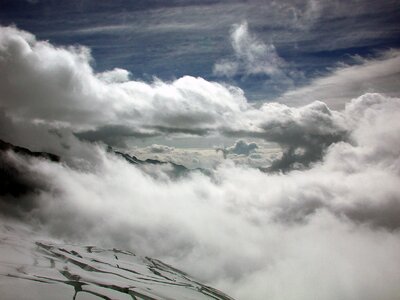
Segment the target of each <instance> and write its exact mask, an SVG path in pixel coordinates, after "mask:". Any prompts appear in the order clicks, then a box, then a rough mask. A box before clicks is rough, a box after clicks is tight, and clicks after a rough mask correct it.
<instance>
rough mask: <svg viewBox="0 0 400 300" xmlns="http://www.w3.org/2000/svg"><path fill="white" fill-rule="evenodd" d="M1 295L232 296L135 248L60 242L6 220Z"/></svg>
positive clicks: (6, 298)
mask: <svg viewBox="0 0 400 300" xmlns="http://www.w3.org/2000/svg"><path fill="white" fill-rule="evenodd" d="M0 292H1V295H0V298H1V299H3V300H15V299H19V300H24V299H60V300H62V299H68V300H71V299H80V300H83V299H141V300H151V299H182V300H184V299H187V300H189V299H193V300H194V299H204V300H206V299H217V300H218V299H219V300H232V298H230V297H229V296H227V295H225V294H223V293H221V292H219V291H217V290H215V289H213V288H211V287H208V286H205V285H203V284H201V283H199V282H197V281H195V280H194V279H192V278H190V277H189V275H187V274H185V273H183V272H181V271H179V270H177V269H175V268H172V267H171V266H169V265H167V264H165V263H163V262H161V261H159V260H156V259H152V258H149V257H140V256H137V255H135V253H132V252H130V251H121V250H117V249H111V250H110V249H101V248H97V247H94V246H76V245H67V244H60V243H57V242H54V241H50V240H44V239H43V238H36V237H35V234H33V232H32V231H31V230H30V229H28V228H27V227H25V226H22V225H19V224H15V223H9V222H2V223H0Z"/></svg>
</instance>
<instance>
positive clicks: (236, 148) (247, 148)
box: [217, 140, 258, 158]
mask: <svg viewBox="0 0 400 300" xmlns="http://www.w3.org/2000/svg"><path fill="white" fill-rule="evenodd" d="M257 148H258V145H257V144H256V143H254V142H253V143H247V142H246V141H244V140H237V141H236V142H235V144H234V145H233V146H231V147H227V148H218V149H217V151H221V152H222V153H223V155H224V157H225V158H226V157H227V155H228V154H231V153H232V154H236V155H245V156H248V155H250V154H251V153H252V152H254V151H255V150H256V149H257Z"/></svg>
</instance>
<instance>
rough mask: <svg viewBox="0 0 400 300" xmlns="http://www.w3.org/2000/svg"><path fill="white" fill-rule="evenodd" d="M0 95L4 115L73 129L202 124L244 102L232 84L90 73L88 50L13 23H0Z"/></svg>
mask: <svg viewBox="0 0 400 300" xmlns="http://www.w3.org/2000/svg"><path fill="white" fill-rule="evenodd" d="M0 58H1V59H0V92H1V102H2V106H3V108H4V109H6V110H7V112H8V113H9V114H13V115H14V116H17V117H19V118H24V119H27V120H31V121H36V122H46V123H49V124H53V125H56V126H70V127H73V128H74V129H75V130H79V131H81V130H95V129H96V127H98V126H104V125H109V124H113V125H123V126H128V127H138V126H140V127H141V128H144V127H150V128H153V129H155V130H157V129H160V130H161V131H168V130H171V131H177V132H179V131H180V130H182V131H184V132H185V131H189V132H190V131H191V130H192V131H193V132H197V131H199V130H203V131H204V130H208V129H213V128H216V127H217V126H220V125H221V123H227V122H229V121H230V120H231V119H232V118H233V115H234V114H235V113H236V112H241V111H242V110H245V109H247V108H248V104H247V101H246V99H245V97H244V95H243V92H242V91H241V90H240V89H238V88H235V87H231V86H224V85H221V84H218V83H215V82H208V81H206V80H204V79H202V78H194V77H190V76H185V77H182V78H179V79H177V80H175V81H173V82H171V83H165V82H162V81H159V80H156V81H154V82H153V83H151V84H148V83H144V82H139V81H126V80H127V79H128V78H127V77H128V76H127V72H126V71H124V70H121V69H114V70H113V71H110V72H105V73H101V74H95V73H94V71H93V69H92V68H91V66H90V62H91V61H92V58H91V55H90V51H89V49H87V48H85V47H54V46H53V45H51V44H49V43H48V42H44V41H37V40H36V39H35V37H34V36H33V35H31V34H29V33H27V32H24V31H21V30H18V29H16V28H14V27H1V29H0Z"/></svg>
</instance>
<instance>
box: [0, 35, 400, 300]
mask: <svg viewBox="0 0 400 300" xmlns="http://www.w3.org/2000/svg"><path fill="white" fill-rule="evenodd" d="M250 40H251V39H250ZM91 59H92V58H91V57H90V51H89V50H88V49H86V48H81V47H73V48H68V47H55V46H53V45H51V44H49V43H48V42H42V41H37V40H36V39H35V37H34V36H33V35H31V34H29V33H26V32H24V31H20V30H18V29H16V28H12V27H11V28H10V27H8V28H1V30H0V99H1V105H2V109H3V110H2V111H1V114H0V125H2V126H0V137H1V138H4V139H6V138H7V139H8V140H9V141H12V142H13V143H16V144H22V145H25V146H28V145H29V146H34V149H33V150H46V151H49V152H53V153H55V154H58V155H60V156H61V158H62V161H61V163H56V162H51V161H49V160H46V159H43V158H37V157H36V158H35V157H27V156H24V155H19V154H16V153H13V152H12V151H2V153H1V156H0V159H1V164H0V175H1V176H3V175H4V176H3V177H2V178H8V179H9V178H15V180H16V181H15V182H16V184H19V185H20V186H21V187H25V188H26V193H23V194H12V193H10V191H9V190H7V189H4V190H3V189H2V190H1V195H0V205H1V208H2V209H1V213H2V214H3V216H5V217H9V216H10V215H14V216H18V217H19V218H20V219H22V220H24V221H25V222H28V223H30V224H33V225H34V226H36V227H37V228H39V229H41V230H42V231H47V232H48V233H49V234H50V235H54V236H57V237H61V238H64V239H66V240H68V241H69V242H74V243H76V242H80V243H85V244H93V243H95V244H99V245H102V246H106V247H112V248H114V247H118V248H126V249H132V250H135V251H138V252H139V253H141V254H143V255H147V256H152V257H157V258H160V259H163V260H165V261H166V262H169V263H170V264H172V265H174V266H177V267H179V268H181V269H183V270H185V271H187V272H189V273H191V274H193V275H195V276H196V277H198V278H200V279H203V280H205V281H207V282H209V283H211V284H213V285H214V286H216V287H219V288H222V289H223V290H225V291H227V292H228V293H229V294H231V295H232V296H234V297H237V298H238V299H255V300H258V299H296V300H299V299H310V298H315V297H317V298H318V299H323V300H331V299H332V300H333V299H335V300H336V299H344V300H347V299H349V300H350V299H360V298H361V299H371V300H372V299H396V297H397V296H398V295H399V287H398V282H399V281H400V273H399V269H400V268H399V267H400V266H399V262H400V251H399V249H400V237H399V230H400V223H399V221H398V217H397V215H398V212H399V211H400V201H399V199H400V189H399V186H400V182H399V181H400V171H399V170H400V159H399V157H400V142H399V141H400V136H399V133H400V123H399V122H398V120H399V117H400V99H399V98H396V97H388V96H385V95H382V94H376V93H375V94H374V93H369V94H365V95H363V96H361V97H358V98H355V99H353V100H351V102H349V103H348V104H347V105H345V108H344V109H343V110H341V111H333V110H331V109H329V108H328V106H327V105H326V104H325V103H323V102H318V101H317V102H312V103H310V104H307V105H305V106H301V107H289V106H287V105H284V104H281V103H266V104H264V105H261V106H260V107H259V108H256V107H253V106H251V105H250V104H249V103H248V102H247V99H246V98H245V97H244V95H243V92H242V91H241V90H240V89H238V88H235V87H230V86H225V85H222V84H218V83H215V82H208V81H206V80H204V79H201V78H194V77H190V76H186V77H183V78H179V79H177V80H174V81H172V82H162V81H157V80H156V81H154V82H153V83H145V82H138V81H132V80H128V81H126V80H125V79H129V78H126V77H124V76H125V75H127V74H126V73H124V72H122V73H121V72H120V71H117V73H118V72H120V74H119V75H121V74H122V75H123V74H125V75H123V76H122V79H123V80H116V79H117V78H118V76H119V75H118V74H117V73H115V72H114V71H115V70H114V71H111V72H114V73H110V74H108V75H109V76H110V78H112V80H109V79H107V80H106V79H105V78H104V73H103V75H100V74H96V73H95V72H94V71H93V69H92V68H91V66H90V61H91ZM117 75H118V76H117ZM102 76H103V78H102ZM121 81H122V82H121ZM74 133H75V134H74ZM176 133H184V134H210V133H220V134H225V135H229V136H233V137H235V138H236V137H240V138H243V139H245V138H246V139H252V138H259V139H264V140H266V141H272V142H275V143H277V144H279V145H280V147H282V148H283V150H284V151H283V155H282V156H281V157H280V158H278V159H277V160H276V161H275V162H272V165H271V169H270V171H271V170H272V171H283V172H267V173H266V172H261V171H260V170H258V169H251V168H243V167H240V166H238V165H235V164H234V163H232V162H231V161H229V160H227V161H225V162H224V163H223V164H221V165H220V166H219V167H218V168H216V170H215V171H214V172H212V174H208V175H205V174H204V173H201V172H199V171H193V172H189V173H188V174H185V176H182V177H180V178H175V179H171V178H170V177H169V176H168V170H165V167H166V166H165V165H163V166H159V167H158V166H157V165H154V166H152V167H151V169H146V168H139V167H137V166H135V165H132V164H129V163H128V162H127V161H126V160H124V159H123V158H122V157H120V156H118V155H115V154H113V153H112V152H107V151H106V150H105V148H106V147H105V146H102V145H101V143H98V144H96V143H93V144H91V143H88V142H86V141H87V140H89V141H106V142H108V143H117V142H118V139H117V141H112V140H109V139H110V138H111V137H112V136H117V137H118V136H120V137H121V139H122V140H123V139H124V138H126V137H130V136H135V135H141V134H143V135H146V134H150V135H153V134H154V135H157V134H168V135H171V134H176ZM77 137H79V138H80V139H78V138H77ZM155 148H158V149H161V148H162V147H158V146H156V147H155ZM254 149H255V146H254V145H252V143H248V142H244V141H242V142H237V143H236V144H235V145H234V146H233V147H232V149H231V150H232V152H233V151H235V152H237V154H238V153H241V155H246V154H250V155H251V154H254V153H252V152H251V150H254ZM164 150H165V149H164ZM257 150H259V149H257ZM174 152H175V150H174ZM213 153H214V154H215V151H214V152H213ZM7 174H12V175H13V177H12V176H11V177H8V176H7ZM18 180H19V181H18ZM4 182H5V181H3V180H2V181H1V184H2V186H1V187H2V188H3V187H4ZM21 191H23V189H22V188H21ZM371 266H373V267H372V268H371ZM288 286H289V287H290V288H288Z"/></svg>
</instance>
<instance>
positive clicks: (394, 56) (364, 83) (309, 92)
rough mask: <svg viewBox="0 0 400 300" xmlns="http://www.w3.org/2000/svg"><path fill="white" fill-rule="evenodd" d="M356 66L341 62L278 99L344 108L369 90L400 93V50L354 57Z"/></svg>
mask: <svg viewBox="0 0 400 300" xmlns="http://www.w3.org/2000/svg"><path fill="white" fill-rule="evenodd" d="M353 59H354V62H355V64H354V65H342V66H339V67H337V68H336V69H334V70H332V71H331V72H330V73H329V74H328V75H325V76H322V77H319V78H316V79H314V80H313V81H312V82H311V83H310V84H309V85H306V86H304V87H301V88H297V89H294V90H291V91H288V92H286V93H284V94H283V95H282V96H280V97H279V98H278V99H276V100H277V101H279V102H281V103H286V104H290V105H298V106H300V105H304V104H306V103H309V102H310V101H313V100H320V101H324V102H325V103H327V104H328V105H329V107H331V108H333V109H343V108H344V106H345V104H346V102H347V101H348V99H351V98H355V97H358V96H359V95H361V94H364V93H367V92H379V93H385V94H387V95H391V96H396V97H398V96H399V92H398V86H399V76H400V74H399V70H400V51H399V50H398V49H392V50H388V51H385V52H381V53H379V54H378V55H377V57H375V58H362V57H360V56H355V57H354V58H353Z"/></svg>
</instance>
